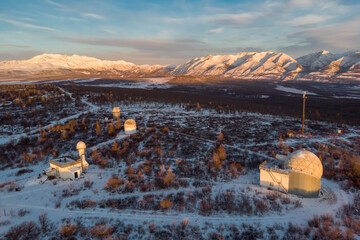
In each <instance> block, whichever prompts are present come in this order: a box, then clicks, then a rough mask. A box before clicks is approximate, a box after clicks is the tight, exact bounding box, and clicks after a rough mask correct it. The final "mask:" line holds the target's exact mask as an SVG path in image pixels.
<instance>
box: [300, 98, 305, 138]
mask: <svg viewBox="0 0 360 240" xmlns="http://www.w3.org/2000/svg"><path fill="white" fill-rule="evenodd" d="M305 100H306V92H305V91H304V92H303V116H302V129H301V136H304V124H305Z"/></svg>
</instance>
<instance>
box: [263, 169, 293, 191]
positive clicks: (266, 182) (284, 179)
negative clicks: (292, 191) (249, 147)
mask: <svg viewBox="0 0 360 240" xmlns="http://www.w3.org/2000/svg"><path fill="white" fill-rule="evenodd" d="M270 171H271V170H270V169H269V170H268V169H266V170H264V169H260V185H261V186H263V187H268V188H271V189H275V190H277V191H280V192H286V191H288V189H289V175H288V174H287V173H280V172H275V171H271V174H272V176H273V177H274V178H275V180H274V179H273V178H272V176H271V174H270ZM278 182H280V183H281V185H282V186H283V187H284V188H285V190H286V191H285V190H284V188H283V187H282V186H281V185H280V184H279V183H278Z"/></svg>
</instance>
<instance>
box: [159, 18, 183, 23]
mask: <svg viewBox="0 0 360 240" xmlns="http://www.w3.org/2000/svg"><path fill="white" fill-rule="evenodd" d="M158 20H159V21H160V22H166V23H183V22H184V21H185V19H183V18H173V17H162V18H158Z"/></svg>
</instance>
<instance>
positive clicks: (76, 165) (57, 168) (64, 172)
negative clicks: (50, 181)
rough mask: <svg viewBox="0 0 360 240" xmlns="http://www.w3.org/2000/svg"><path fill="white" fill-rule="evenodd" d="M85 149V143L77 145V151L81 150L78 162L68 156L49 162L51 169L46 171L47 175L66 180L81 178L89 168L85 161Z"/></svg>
mask: <svg viewBox="0 0 360 240" xmlns="http://www.w3.org/2000/svg"><path fill="white" fill-rule="evenodd" d="M85 148H86V145H85V143H84V142H78V143H77V145H76V149H77V150H79V157H80V158H79V159H78V160H74V159H72V158H71V157H68V156H63V157H60V158H57V159H53V160H49V163H50V167H49V168H46V169H44V172H45V174H46V175H47V176H54V177H59V178H61V179H64V180H66V179H76V178H79V177H80V176H81V175H82V173H83V172H84V171H85V170H86V169H87V168H88V166H89V164H88V163H87V162H86V160H85Z"/></svg>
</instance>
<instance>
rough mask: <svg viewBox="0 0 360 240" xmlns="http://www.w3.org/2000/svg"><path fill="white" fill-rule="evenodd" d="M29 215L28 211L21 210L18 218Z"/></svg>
mask: <svg viewBox="0 0 360 240" xmlns="http://www.w3.org/2000/svg"><path fill="white" fill-rule="evenodd" d="M28 213H30V212H29V211H28V210H26V209H24V208H22V209H20V210H19V211H18V216H19V217H23V216H25V215H26V214H28Z"/></svg>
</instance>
